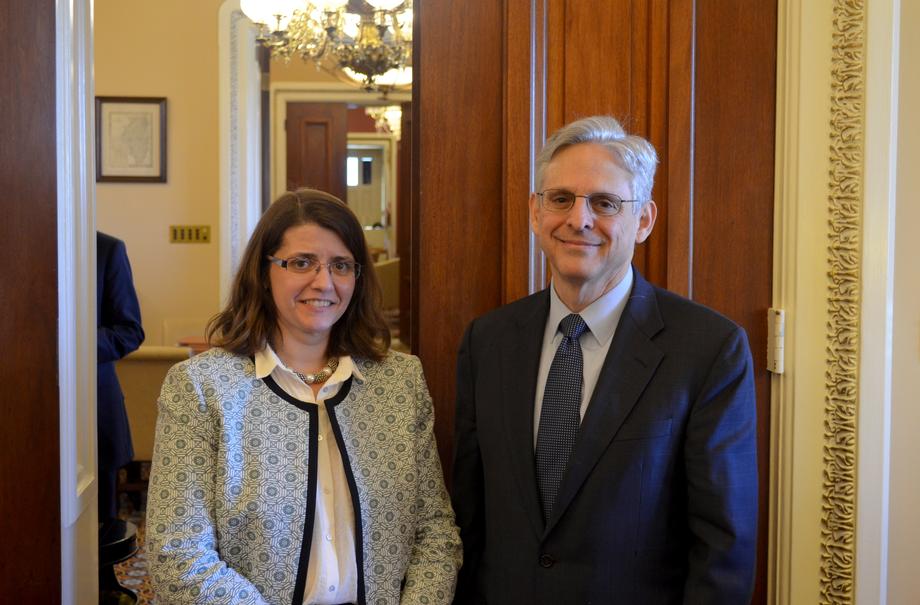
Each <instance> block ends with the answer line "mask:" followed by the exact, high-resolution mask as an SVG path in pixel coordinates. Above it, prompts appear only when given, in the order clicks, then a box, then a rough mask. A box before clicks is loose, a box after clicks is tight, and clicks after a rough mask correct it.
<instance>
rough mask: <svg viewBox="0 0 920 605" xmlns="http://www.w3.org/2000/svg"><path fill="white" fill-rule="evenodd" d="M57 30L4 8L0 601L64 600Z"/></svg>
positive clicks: (47, 14) (50, 18) (21, 6)
mask: <svg viewBox="0 0 920 605" xmlns="http://www.w3.org/2000/svg"><path fill="white" fill-rule="evenodd" d="M55 26H56V23H55V2H53V1H52V0H35V1H34V2H14V3H6V4H4V6H3V10H2V11H0V56H2V57H3V61H0V81H3V82H7V83H10V84H8V85H6V86H3V88H2V90H0V183H2V188H3V197H2V200H3V201H2V207H3V221H0V238H2V241H3V242H4V245H5V246H6V250H5V251H4V253H3V254H0V308H2V309H3V319H2V320H0V347H2V348H3V350H4V351H7V352H8V354H7V355H6V356H5V357H6V358H5V360H4V362H3V363H2V364H0V417H2V418H3V429H2V430H0V434H2V438H0V519H3V540H0V601H3V602H16V603H60V602H61V574H60V566H61V512H60V505H61V494H60V469H59V465H60V451H59V439H58V426H59V409H60V402H59V393H58V302H57V301H58V299H57V295H56V292H57V286H58V273H57V272H58V267H57V252H58V251H57V245H56V242H57V196H58V194H57V165H56V162H55V157H56V150H55V142H56V141H55V139H56V134H55V120H56V108H55V93H54V91H55ZM62 143H63V142H62Z"/></svg>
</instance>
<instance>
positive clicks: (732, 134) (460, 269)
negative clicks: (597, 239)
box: [413, 0, 776, 603]
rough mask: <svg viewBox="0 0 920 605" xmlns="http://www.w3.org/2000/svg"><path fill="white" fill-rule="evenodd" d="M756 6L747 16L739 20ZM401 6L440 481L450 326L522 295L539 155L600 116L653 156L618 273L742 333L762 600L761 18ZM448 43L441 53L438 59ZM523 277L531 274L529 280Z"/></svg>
mask: <svg viewBox="0 0 920 605" xmlns="http://www.w3.org/2000/svg"><path fill="white" fill-rule="evenodd" d="M755 4H756V6H755ZM755 4H752V3H738V2H736V1H735V0H658V1H652V2H648V1H646V0H606V1H605V2H586V1H585V0H504V2H492V1H490V0H469V1H468V2H465V3H464V4H463V7H462V9H461V8H458V7H457V6H455V3H453V2H450V1H449V0H418V2H417V6H416V14H417V30H418V32H417V35H416V37H415V40H416V48H415V64H416V88H415V94H416V102H417V103H418V104H419V110H418V114H417V120H416V123H415V124H414V131H415V133H416V139H415V140H416V141H417V145H418V153H417V154H416V156H415V157H414V159H413V167H414V168H417V171H416V176H415V177H414V178H415V179H416V184H417V186H416V187H415V188H414V192H413V196H414V197H413V204H414V211H415V212H416V213H417V214H418V217H419V218H418V222H419V229H418V231H417V232H416V234H415V239H416V240H417V255H416V257H415V260H416V261H417V265H418V282H417V283H418V284H419V288H418V306H419V313H418V322H419V323H418V327H417V333H416V342H417V347H416V348H415V349H414V350H416V351H417V352H418V354H419V355H420V356H421V357H422V361H423V363H424V366H425V372H426V375H427V377H428V381H429V386H430V389H431V392H432V395H433V397H434V400H435V407H436V417H437V423H436V433H437V438H438V444H439V449H440V451H441V455H442V459H443V461H444V463H445V464H444V466H445V470H446V471H447V472H448V474H449V471H450V462H451V461H450V452H451V450H452V439H453V397H454V388H455V384H454V366H455V363H456V350H457V346H458V344H459V340H460V337H461V335H462V332H463V329H464V327H465V326H466V324H467V323H468V322H469V321H470V320H471V319H472V318H473V317H475V316H477V315H479V314H481V313H483V312H484V311H486V310H488V309H490V308H492V307H495V306H498V305H499V304H502V303H504V302H509V301H510V300H513V299H515V298H518V297H520V296H522V295H524V294H526V293H527V291H528V290H529V288H530V287H531V286H532V283H531V282H530V281H529V277H530V276H531V275H532V271H533V270H532V268H531V265H530V263H529V260H530V254H529V251H530V243H529V241H528V238H529V234H528V224H527V195H528V193H529V191H530V187H531V183H532V181H531V176H530V172H531V171H532V168H533V159H534V156H535V154H536V153H537V152H538V151H539V148H540V146H541V145H542V141H543V140H544V138H545V136H546V135H547V134H550V133H551V132H552V131H554V130H555V129H556V128H558V127H559V126H562V125H563V124H564V123H567V122H569V121H571V120H574V119H576V118H579V117H583V116H587V115H593V114H597V113H604V114H612V115H614V116H616V117H617V118H619V119H620V120H621V121H622V122H623V124H624V126H625V127H626V129H627V130H629V131H631V132H634V133H637V134H640V135H642V136H644V137H646V138H647V139H649V140H650V141H651V142H652V143H653V144H654V145H655V147H656V149H657V150H658V153H659V160H660V164H659V169H658V173H657V176H656V182H655V188H654V191H653V196H654V198H655V200H656V202H657V203H658V206H659V209H660V212H659V218H658V223H657V224H656V227H655V231H654V233H653V235H652V237H651V238H650V239H649V241H647V242H646V243H645V244H644V245H642V246H640V247H639V248H638V249H637V252H636V257H635V264H636V266H637V267H638V268H639V270H640V271H641V272H642V273H643V274H644V275H645V276H646V277H648V278H649V279H650V280H651V281H652V282H654V283H656V284H658V285H660V286H663V287H667V288H669V289H671V290H673V291H675V292H678V293H680V294H683V295H684V296H688V297H690V298H693V299H694V300H697V301H699V302H701V303H703V304H706V305H708V306H710V307H713V308H715V309H716V310H718V311H720V312H722V313H724V314H726V315H727V316H728V317H730V318H731V319H733V320H734V321H736V322H737V323H739V324H741V325H742V326H743V327H744V328H745V330H746V331H747V333H748V336H749V338H750V343H751V350H752V352H753V354H754V362H755V373H756V389H757V401H758V421H759V426H758V449H759V452H758V453H759V460H760V467H759V477H760V486H761V493H760V544H759V559H758V579H757V586H756V592H755V595H754V599H753V602H755V603H763V602H765V601H766V589H765V584H764V578H765V574H766V551H767V543H766V531H767V518H768V499H767V487H768V476H769V475H768V461H769V434H768V433H769V403H770V393H769V380H768V375H767V372H766V359H765V357H766V355H765V351H766V331H765V326H766V309H767V308H768V307H769V305H770V301H771V290H772V283H771V281H772V245H773V242H772V215H773V153H774V140H775V135H774V123H775V120H774V113H775V90H776V82H775V72H776V54H775V48H776V2H775V0H767V1H766V2H761V3H755ZM444 40H449V41H450V43H449V44H444ZM536 266H537V267H539V264H536Z"/></svg>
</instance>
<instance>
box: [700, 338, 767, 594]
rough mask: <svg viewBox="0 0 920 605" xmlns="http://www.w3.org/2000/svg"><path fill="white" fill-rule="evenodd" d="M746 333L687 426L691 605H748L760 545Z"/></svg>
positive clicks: (729, 347)
mask: <svg viewBox="0 0 920 605" xmlns="http://www.w3.org/2000/svg"><path fill="white" fill-rule="evenodd" d="M752 367H753V364H752V361H751V353H750V350H749V349H748V344H747V338H746V336H745V334H744V332H743V330H741V329H740V328H738V329H736V330H735V331H734V332H732V333H731V334H730V336H729V337H728V338H727V339H726V341H725V342H724V343H723V346H722V350H721V352H720V354H719V356H718V357H717V358H716V360H715V362H714V363H713V366H712V368H711V369H710V371H709V375H708V377H707V379H706V382H705V384H704V386H703V389H702V390H701V392H700V395H699V397H698V398H697V400H696V401H695V402H694V405H693V409H692V412H691V414H690V417H689V420H688V423H687V429H686V430H687V432H686V439H685V442H684V459H685V464H686V473H687V506H688V526H689V529H690V533H691V536H690V551H689V561H688V563H689V569H688V575H687V581H686V584H685V590H684V603H688V604H689V603H693V604H703V603H712V604H713V605H716V604H718V605H733V604H737V605H747V604H748V603H749V602H750V599H751V592H752V590H753V585H754V567H755V559H756V543H757V443H756V408H755V403H754V377H753V369H752Z"/></svg>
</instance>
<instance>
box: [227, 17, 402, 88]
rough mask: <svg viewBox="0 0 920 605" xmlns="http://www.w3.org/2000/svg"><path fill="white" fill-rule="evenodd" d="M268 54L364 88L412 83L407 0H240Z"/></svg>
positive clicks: (390, 86) (393, 86) (389, 86)
mask: <svg viewBox="0 0 920 605" xmlns="http://www.w3.org/2000/svg"><path fill="white" fill-rule="evenodd" d="M240 8H241V9H242V11H243V13H244V14H245V15H246V16H247V17H249V19H250V20H251V21H252V22H253V23H255V24H256V26H257V27H258V34H257V39H258V41H259V42H260V43H261V44H262V45H264V46H265V47H266V48H268V49H270V50H271V54H272V57H275V58H280V59H283V60H285V61H290V59H291V58H292V57H300V58H301V59H303V60H304V61H312V62H314V63H315V64H316V65H317V66H319V67H322V68H324V69H326V70H328V71H331V72H333V73H336V74H341V75H344V76H345V77H346V78H347V79H348V80H349V81H352V82H355V83H359V84H360V85H361V86H362V87H363V88H364V89H365V90H369V91H373V90H379V91H383V92H387V91H389V90H392V89H394V88H406V87H408V85H409V84H411V82H412V0H241V2H240Z"/></svg>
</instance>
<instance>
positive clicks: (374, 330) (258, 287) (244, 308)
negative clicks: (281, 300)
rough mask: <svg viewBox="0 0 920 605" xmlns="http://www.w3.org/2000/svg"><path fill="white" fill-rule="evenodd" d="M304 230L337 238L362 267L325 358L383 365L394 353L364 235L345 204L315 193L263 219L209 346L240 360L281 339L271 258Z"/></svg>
mask: <svg viewBox="0 0 920 605" xmlns="http://www.w3.org/2000/svg"><path fill="white" fill-rule="evenodd" d="M304 224H314V225H318V226H320V227H322V228H324V229H328V230H329V231H332V232H333V233H335V234H336V235H338V236H339V238H340V239H341V240H342V242H343V243H344V244H345V247H346V248H348V250H349V252H351V254H352V256H354V259H355V262H357V263H358V264H360V265H361V274H360V275H359V276H358V278H357V280H356V283H355V290H354V293H353V294H352V298H351V302H350V303H349V305H348V308H347V309H346V310H345V314H344V315H342V317H341V318H339V320H338V321H337V322H336V323H335V325H334V326H332V332H331V334H330V337H329V348H328V350H327V351H326V354H327V355H330V356H331V355H353V356H359V357H363V358H366V359H373V360H378V361H379V360H380V359H383V357H384V356H385V355H386V352H387V349H389V347H390V330H389V328H387V324H386V321H385V320H384V318H383V314H382V313H381V310H380V309H381V306H382V303H383V294H382V293H381V290H380V284H379V282H378V281H377V275H376V273H375V272H374V264H373V262H372V260H371V257H370V253H369V252H368V249H367V242H366V241H365V239H364V230H363V229H362V228H361V224H360V223H359V222H358V218H357V217H356V216H355V214H354V212H352V211H351V209H350V208H349V207H348V206H346V205H345V204H344V203H343V202H342V201H341V200H339V199H338V198H337V197H335V196H333V195H330V194H328V193H325V192H323V191H317V190H315V189H298V190H297V191H289V192H287V193H285V194H284V195H282V196H281V197H279V198H278V199H277V200H275V202H274V203H273V204H272V205H271V206H269V208H268V210H267V211H266V212H265V214H263V215H262V218H261V219H259V223H258V224H257V225H256V228H255V230H254V231H253V233H252V237H250V238H249V243H248V244H247V245H246V250H245V251H244V252H243V258H242V259H241V260H240V266H239V269H238V270H237V272H236V276H235V277H234V279H233V289H232V291H231V293H230V301H229V302H228V303H227V306H226V307H225V308H224V310H223V311H221V312H220V313H218V314H217V315H215V316H214V317H213V318H211V321H209V322H208V327H207V331H206V334H207V339H208V343H209V344H210V345H211V346H215V347H222V348H224V349H227V350H228V351H232V352H234V353H237V354H239V355H254V354H255V353H256V352H257V351H259V350H261V349H262V347H264V346H265V344H266V343H267V342H270V341H271V339H272V338H273V337H274V336H275V334H276V333H277V327H278V313H277V309H276V308H275V302H274V300H273V299H272V293H271V290H270V289H269V279H268V265H269V261H268V260H267V258H266V257H267V256H268V255H273V254H275V252H277V251H278V250H279V249H280V248H281V244H282V240H283V239H284V234H285V233H286V232H287V230H288V229H290V228H291V227H298V226H300V225H304Z"/></svg>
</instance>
